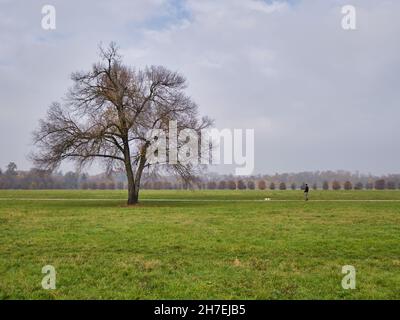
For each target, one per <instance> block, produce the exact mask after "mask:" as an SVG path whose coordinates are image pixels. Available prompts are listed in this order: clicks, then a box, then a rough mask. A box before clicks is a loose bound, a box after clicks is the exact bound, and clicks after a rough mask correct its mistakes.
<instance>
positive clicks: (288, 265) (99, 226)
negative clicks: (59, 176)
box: [0, 190, 400, 299]
mask: <svg viewBox="0 0 400 320" xmlns="http://www.w3.org/2000/svg"><path fill="white" fill-rule="evenodd" d="M141 196H142V199H143V201H142V202H141V204H140V205H138V206H135V207H127V206H126V205H125V197H126V195H125V192H124V191H4V190H3V191H0V298H2V299H399V298H400V191H346V192H345V191H337V192H336V191H311V193H310V198H311V200H310V201H309V202H304V201H302V193H301V191H273V192H272V191H265V192H264V191H195V192H191V191H144V192H142V193H141ZM267 197H269V198H271V201H262V200H263V199H264V198H267ZM258 200H259V201H258ZM286 200H290V201H286ZM316 200H318V201H316ZM321 200H324V201H321ZM325 200H327V201H325ZM370 200H374V201H370ZM391 200H397V201H391ZM48 264H50V265H53V266H54V267H55V268H56V271H57V289H56V290H44V289H42V287H41V281H42V278H43V276H44V274H42V273H41V269H42V267H43V266H44V265H48ZM343 265H353V266H354V267H355V268H356V270H357V278H356V280H357V287H356V289H355V290H344V289H343V288H342V286H341V280H342V277H343V276H344V275H343V274H342V273H341V270H342V266H343Z"/></svg>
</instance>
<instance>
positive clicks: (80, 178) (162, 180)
mask: <svg viewBox="0 0 400 320" xmlns="http://www.w3.org/2000/svg"><path fill="white" fill-rule="evenodd" d="M306 183H308V185H309V186H310V188H311V189H314V190H317V189H321V190H372V189H375V190H385V189H387V190H395V189H400V175H386V176H372V175H360V174H358V173H355V174H353V173H350V172H346V171H325V172H302V173H296V174H287V173H284V174H275V175H258V176H251V177H235V176H232V175H218V174H215V173H209V174H206V175H204V176H202V177H201V178H200V177H198V178H197V179H195V182H194V183H193V184H191V185H189V184H188V183H187V182H185V181H183V180H179V179H178V178H176V177H174V176H153V175H147V174H144V175H143V179H142V182H141V187H142V188H143V189H155V190H161V189H170V190H172V189H189V188H194V189H207V190H299V189H301V190H302V189H304V186H305V184H306ZM125 188H127V181H126V178H125V176H124V173H122V172H114V173H112V174H100V175H92V176H90V175H89V174H87V173H77V172H72V171H70V172H66V173H65V174H63V173H62V172H54V173H52V172H50V171H45V170H39V169H31V170H29V171H20V170H18V168H17V165H16V164H15V163H14V162H11V163H9V164H8V165H7V166H6V168H5V169H4V170H2V169H0V189H83V190H89V189H90V190H106V189H107V190H113V189H125Z"/></svg>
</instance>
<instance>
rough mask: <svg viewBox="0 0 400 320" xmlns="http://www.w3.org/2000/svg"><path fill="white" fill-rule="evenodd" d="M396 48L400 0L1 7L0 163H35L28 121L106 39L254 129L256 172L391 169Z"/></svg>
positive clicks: (0, 3) (207, 109)
mask: <svg viewBox="0 0 400 320" xmlns="http://www.w3.org/2000/svg"><path fill="white" fill-rule="evenodd" d="M45 4H51V5H54V6H55V8H56V13H57V16H56V23H57V25H56V27H57V28H56V30H53V31H49V30H43V29H42V28H41V19H42V14H41V10H42V6H43V5H45ZM346 4H351V5H353V6H355V8H356V10H357V11H356V13H357V30H343V28H342V26H341V20H342V17H343V15H342V13H341V7H342V6H343V5H346ZM399 39H400V1H398V0H374V1H373V0H359V1H357V0H353V1H350V0H345V1H337V0H324V1H312V0H291V1H264V0H201V1H199V0H187V1H184V0H182V1H180V0H174V1H166V0H141V1H139V0H116V1H109V0H93V1H92V0H90V1H89V0H85V1H65V0H59V1H57V0H47V1H34V0H31V1H24V0H0V42H1V46H0V103H1V117H0V167H2V168H4V167H5V165H6V164H7V163H8V162H10V161H15V162H16V163H17V164H18V166H19V168H21V169H29V168H30V167H31V164H30V162H29V160H28V159H27V155H28V153H29V152H30V151H32V150H33V147H32V146H31V132H32V131H33V130H34V129H35V127H37V123H38V120H39V119H40V118H42V117H44V116H45V113H46V109H47V108H48V106H49V105H50V104H51V102H53V101H60V100H61V98H62V97H63V96H64V94H65V92H66V90H67V88H68V87H69V86H70V85H71V81H70V78H69V77H70V74H71V72H73V71H77V70H85V69H88V68H90V67H91V65H92V63H94V62H96V61H97V54H98V44H99V43H100V42H103V43H105V44H107V43H108V42H110V41H116V42H117V44H118V45H119V47H120V48H121V50H122V54H123V56H124V60H125V62H126V63H128V64H130V65H133V66H138V67H142V66H145V65H151V64H155V65H159V64H160V65H165V66H166V67H168V68H170V69H172V70H177V71H179V72H181V73H183V74H184V75H185V76H186V78H187V79H188V82H189V88H188V93H189V94H190V95H191V96H192V97H193V99H194V100H195V101H196V102H197V103H198V104H199V106H200V111H201V113H202V114H204V115H209V116H210V117H212V118H214V119H215V121H216V127H217V128H232V129H233V128H243V129H245V128H253V129H255V139H256V154H255V172H256V173H274V172H297V171H308V170H325V169H332V170H335V169H345V170H351V171H355V170H359V171H361V172H364V173H369V172H371V173H376V174H382V173H389V172H392V173H399V172H400V168H399V163H400V161H399V160H400V143H399V137H400V125H399V122H400V104H399V101H400V82H399V76H400V41H399Z"/></svg>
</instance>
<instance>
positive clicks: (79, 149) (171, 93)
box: [33, 43, 211, 205]
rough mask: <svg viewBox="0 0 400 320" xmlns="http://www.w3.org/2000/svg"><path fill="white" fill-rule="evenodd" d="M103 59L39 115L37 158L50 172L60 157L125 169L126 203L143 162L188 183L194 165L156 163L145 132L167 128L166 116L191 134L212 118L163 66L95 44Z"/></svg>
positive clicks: (133, 197)
mask: <svg viewBox="0 0 400 320" xmlns="http://www.w3.org/2000/svg"><path fill="white" fill-rule="evenodd" d="M100 58H101V60H100V62H98V63H96V64H94V65H93V67H92V69H91V70H90V71H88V72H76V73H73V74H72V81H73V86H72V88H71V89H70V90H69V92H68V93H67V95H66V97H65V101H64V103H63V104H60V103H53V104H52V105H51V106H50V108H49V110H48V113H47V117H46V119H44V120H41V121H40V125H39V128H38V129H37V130H36V131H35V132H34V142H35V144H36V145H37V147H38V151H37V152H36V153H35V154H34V155H33V160H34V162H35V164H36V165H37V166H38V167H40V168H46V169H51V170H53V169H55V168H57V167H58V166H59V165H60V163H61V162H62V161H63V160H65V159H72V160H73V161H75V162H76V164H78V165H79V166H83V165H87V164H90V163H92V162H93V160H95V159H102V160H103V161H104V163H105V165H106V167H107V169H108V170H112V169H114V168H117V167H122V168H123V169H124V170H125V172H126V177H127V180H128V204H129V205H131V204H136V203H137V202H138V199H139V190H140V179H141V177H142V174H143V172H144V170H145V169H146V168H149V170H150V167H152V169H153V170H154V169H155V170H159V169H160V167H161V166H162V170H165V171H166V172H168V173H174V174H178V175H180V176H181V177H182V178H183V179H184V180H185V182H190V181H191V180H192V179H193V177H194V175H195V170H196V169H197V167H196V166H195V165H193V163H181V162H179V161H178V162H177V163H174V164H166V163H158V164H156V163H152V162H151V161H149V154H148V151H149V148H150V147H151V146H152V144H153V143H155V139H150V138H149V137H148V132H149V130H154V129H161V130H164V131H165V132H168V129H169V122H170V121H176V122H177V127H178V130H183V129H193V130H196V132H200V131H201V130H202V129H205V128H207V127H209V126H210V125H211V120H210V119H208V118H207V117H203V118H200V117H199V116H198V107H197V105H196V104H195V103H194V102H193V101H192V100H191V98H190V97H188V96H187V95H186V94H185V93H184V89H185V88H186V80H185V78H184V77H183V76H182V75H180V74H179V73H176V72H172V71H169V70H168V69H166V68H164V67H162V66H151V67H146V68H145V69H144V70H137V69H134V68H131V67H129V66H126V65H124V64H123V62H122V59H121V57H120V55H119V53H118V49H117V47H116V45H115V44H113V43H112V44H110V45H109V46H108V47H107V48H105V49H104V48H100ZM178 147H179V146H178ZM151 150H153V149H151ZM167 154H168V152H167Z"/></svg>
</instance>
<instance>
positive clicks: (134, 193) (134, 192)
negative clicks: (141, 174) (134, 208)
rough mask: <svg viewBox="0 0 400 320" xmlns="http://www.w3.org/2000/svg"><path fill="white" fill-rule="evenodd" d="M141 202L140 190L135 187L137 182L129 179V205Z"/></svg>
mask: <svg viewBox="0 0 400 320" xmlns="http://www.w3.org/2000/svg"><path fill="white" fill-rule="evenodd" d="M138 202H139V190H138V189H137V188H135V184H134V183H133V182H132V183H129V181H128V206H131V205H135V204H137V203H138Z"/></svg>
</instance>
